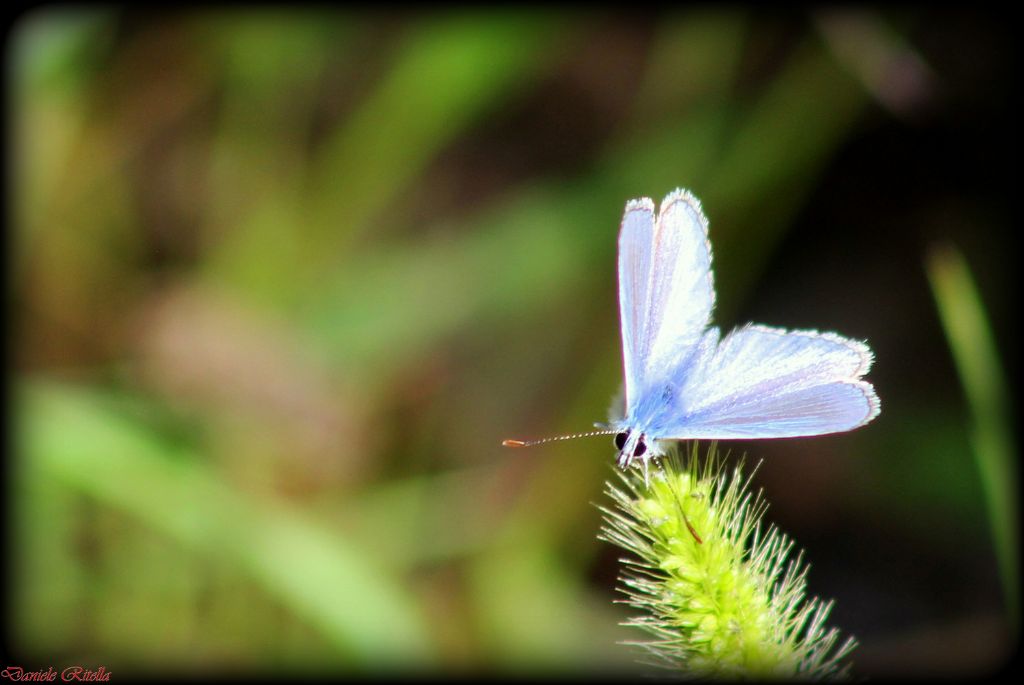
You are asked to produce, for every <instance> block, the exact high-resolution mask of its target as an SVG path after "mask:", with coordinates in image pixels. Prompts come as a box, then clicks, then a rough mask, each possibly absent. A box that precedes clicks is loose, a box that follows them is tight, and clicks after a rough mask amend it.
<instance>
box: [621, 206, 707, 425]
mask: <svg viewBox="0 0 1024 685" xmlns="http://www.w3.org/2000/svg"><path fill="white" fill-rule="evenodd" d="M714 301H715V293H714V283H713V280H712V275H711V246H710V243H709V242H708V235H707V219H705V217H704V214H703V212H702V210H701V207H700V202H699V201H698V200H697V199H696V198H695V197H693V196H692V195H691V194H690V193H689V192H687V191H685V190H677V191H675V192H673V193H671V194H669V195H668V196H667V197H666V198H665V199H664V200H663V201H662V204H661V210H660V212H659V214H658V216H657V217H655V216H654V204H653V202H651V201H650V200H649V199H646V198H644V199H641V200H633V201H630V202H629V203H628V204H627V205H626V212H625V215H624V216H623V220H622V229H621V232H620V234H619V306H620V313H621V317H622V343H623V361H624V365H625V376H626V402H627V414H628V413H629V412H630V409H632V408H633V407H634V406H635V401H636V398H637V396H638V395H639V394H640V393H643V392H645V391H646V390H647V389H648V387H649V386H650V384H651V383H652V382H657V381H659V380H660V379H661V378H662V377H663V372H664V370H666V369H668V368H671V367H675V366H681V365H685V360H686V359H687V358H688V357H689V356H690V355H691V354H692V352H693V351H694V349H695V348H696V346H697V343H698V342H699V341H700V338H701V335H702V334H703V332H704V329H705V328H706V327H707V325H708V322H709V320H710V318H711V310H712V308H713V307H714Z"/></svg>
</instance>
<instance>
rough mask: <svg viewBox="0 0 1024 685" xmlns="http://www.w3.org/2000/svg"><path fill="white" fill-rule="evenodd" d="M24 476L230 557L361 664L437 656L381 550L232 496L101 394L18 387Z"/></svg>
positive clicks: (416, 661) (412, 662)
mask: <svg viewBox="0 0 1024 685" xmlns="http://www.w3.org/2000/svg"><path fill="white" fill-rule="evenodd" d="M17 400H18V403H17V407H18V428H19V433H18V439H19V442H20V444H19V450H18V451H19V454H21V455H23V459H21V460H20V461H19V467H20V469H21V470H20V471H19V473H18V474H17V475H18V477H19V478H24V479H26V480H25V481H23V482H24V483H25V485H26V486H28V485H30V484H38V483H45V484H48V486H49V487H50V488H51V489H52V488H61V489H67V490H69V491H72V492H79V493H82V494H84V495H86V496H88V497H90V498H92V499H95V500H96V501H98V502H100V503H102V504H103V505H106V506H109V507H111V508H113V509H116V510H119V511H121V512H124V513H125V514H127V515H129V516H131V517H134V518H136V519H138V520H140V521H142V522H143V523H144V524H146V525H148V526H150V527H152V528H153V529H154V530H156V531H157V532H158V533H160V534H162V535H165V536H168V537H170V538H172V539H174V540H175V541H177V542H178V543H180V544H182V545H184V546H185V547H187V548H190V549H192V550H194V551H195V552H198V553H200V554H206V555H213V556H217V557H220V558H223V559H227V560H229V561H230V562H233V563H235V564H237V565H238V567H239V568H240V569H242V570H243V571H244V572H246V573H248V574H249V575H250V576H251V577H252V578H254V579H255V581H256V582H257V583H259V584H260V585H262V586H263V588H264V589H265V590H266V591H267V592H268V593H269V594H270V595H271V596H273V597H275V598H276V599H277V600H279V601H280V602H281V603H282V604H283V605H284V606H286V607H287V608H288V609H290V610H291V611H293V612H294V613H295V614H296V615H297V616H299V617H301V618H303V619H305V620H306V621H308V622H309V624H311V625H313V626H314V627H316V628H317V629H318V630H319V631H320V632H321V633H322V634H323V635H324V636H325V637H326V638H327V640H328V641H329V643H330V644H332V645H333V646H334V647H335V648H336V649H338V650H339V651H340V652H342V653H343V655H344V656H345V657H346V660H347V661H348V662H349V663H350V664H352V665H354V666H356V667H360V668H374V669H381V668H383V669H386V670H394V669H402V668H406V667H411V666H419V665H422V664H424V663H426V662H428V661H429V660H430V654H431V650H430V647H429V645H430V639H429V637H428V634H427V631H426V628H425V626H424V625H423V624H422V623H421V622H420V620H419V617H418V616H417V613H416V610H415V607H414V599H413V598H412V597H411V596H410V595H409V594H408V593H407V592H405V591H404V589H403V588H402V587H401V586H400V584H399V581H398V579H396V578H393V577H390V576H389V575H388V573H386V572H383V571H382V569H379V568H375V567H374V565H373V564H371V563H369V561H368V560H369V559H371V558H373V555H372V554H369V553H366V552H364V551H362V550H360V549H356V548H355V547H354V546H350V545H349V544H348V543H347V542H346V541H345V540H343V539H340V538H339V536H338V535H337V534H335V533H334V532H332V531H329V530H327V529H325V528H323V527H321V526H319V525H317V524H315V523H314V522H312V521H310V520H308V519H306V518H305V517H303V516H301V515H299V514H298V513H297V512H296V511H294V510H292V509H290V508H288V507H285V506H283V505H279V504H275V503H272V502H267V501H266V500H263V499H261V500H256V499H255V498H251V497H247V496H245V495H243V494H241V493H239V492H237V491H234V490H232V489H231V488H230V487H228V486H227V485H226V484H225V483H223V482H222V481H221V480H219V479H218V478H217V477H216V475H215V474H214V473H213V472H212V471H211V470H210V469H208V468H207V467H205V466H203V465H202V464H201V463H200V461H199V460H198V459H197V458H195V455H192V454H188V453H182V450H180V449H177V448H171V447H169V446H168V445H167V444H165V443H164V442H163V441H161V440H159V439H158V437H157V436H155V435H154V434H153V433H152V432H150V431H147V430H146V429H145V428H144V427H143V426H141V425H139V424H137V423H135V422H133V421H132V420H131V419H130V418H129V417H127V416H125V415H124V414H123V412H121V411H119V409H118V407H116V406H114V405H112V404H111V403H110V401H109V400H108V399H105V398H104V396H103V395H101V394H99V393H95V392H91V391H85V390H80V389H75V388H71V387H68V386H61V385H51V384H42V383H31V384H26V385H22V386H20V387H19V388H18V389H17Z"/></svg>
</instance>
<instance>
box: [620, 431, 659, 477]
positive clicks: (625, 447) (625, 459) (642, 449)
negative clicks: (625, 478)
mask: <svg viewBox="0 0 1024 685" xmlns="http://www.w3.org/2000/svg"><path fill="white" fill-rule="evenodd" d="M651 446H652V445H651V444H650V441H649V440H648V439H647V436H646V435H644V434H643V433H641V432H640V431H635V430H631V429H629V428H626V429H624V430H622V431H619V432H618V433H616V434H615V448H616V449H617V450H619V456H618V459H617V460H616V462H617V463H618V465H619V466H620V467H622V468H624V469H625V468H629V465H630V464H631V463H632V461H633V460H634V459H645V460H646V459H649V458H650V457H651V454H650V452H651V450H650V448H651Z"/></svg>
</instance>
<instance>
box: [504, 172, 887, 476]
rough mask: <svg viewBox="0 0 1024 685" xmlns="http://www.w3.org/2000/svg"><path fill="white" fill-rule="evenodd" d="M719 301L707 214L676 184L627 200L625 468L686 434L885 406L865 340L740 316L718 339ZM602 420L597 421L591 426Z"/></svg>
mask: <svg viewBox="0 0 1024 685" xmlns="http://www.w3.org/2000/svg"><path fill="white" fill-rule="evenodd" d="M714 304H715V289H714V279H713V276H712V272H711V243H710V242H709V240H708V220H707V218H706V217H705V216H704V212H703V210H702V209H701V205H700V201H699V200H698V199H697V198H696V197H694V196H693V195H692V194H691V193H690V192H689V191H687V190H683V189H678V190H675V191H673V192H672V193H669V194H668V196H666V197H665V199H664V200H662V203H661V211H660V212H659V213H657V214H656V213H655V209H654V202H653V201H652V200H650V199H649V198H646V197H645V198H640V199H638V200H630V201H629V202H627V203H626V211H625V214H624V215H623V217H622V227H621V229H620V231H619V314H620V317H621V325H622V359H623V365H624V370H625V407H626V411H625V416H624V417H622V418H621V419H619V420H617V421H613V422H612V423H611V424H610V425H608V426H606V427H605V428H606V430H601V431H597V432H592V433H581V434H578V435H567V436H561V437H558V438H548V439H546V440H534V441H527V442H524V441H520V440H506V441H505V443H504V444H506V445H509V446H514V447H523V446H527V445H533V444H538V443H542V442H549V441H551V440H565V439H569V438H575V437H582V436H584V435H603V434H613V433H614V434H615V446H616V448H617V449H618V450H619V455H618V460H617V461H618V464H619V465H620V466H621V467H623V468H628V467H629V465H630V464H631V463H632V462H633V460H634V459H640V460H642V463H643V466H644V469H645V471H646V468H647V462H648V460H650V459H651V458H654V457H658V456H661V455H663V454H665V452H666V450H667V448H668V446H669V445H670V443H671V442H673V441H676V440H689V439H710V440H719V439H721V440H727V439H754V438H791V437H798V436H809V435H823V434H826V433H838V432H841V431H847V430H852V429H854V428H858V427H860V426H863V425H864V424H866V423H867V422H869V421H871V420H872V419H873V418H875V417H876V416H878V413H879V411H880V408H881V405H880V403H879V400H878V396H877V395H876V394H875V390H874V388H873V387H872V386H871V384H870V383H868V382H867V381H865V380H862V376H863V375H864V374H865V373H867V371H868V369H869V368H870V367H871V363H872V361H873V355H872V353H871V349H870V348H869V347H868V346H867V345H866V344H865V343H863V342H859V341H856V340H850V339H849V338H844V337H842V336H840V335H837V334H835V333H819V332H817V331H787V330H784V329H781V328H769V327H767V326H759V325H755V324H747V325H746V326H742V327H740V328H737V329H735V330H733V331H732V332H731V333H729V334H728V335H726V336H725V337H724V338H722V337H721V334H720V333H719V330H718V328H717V327H714V326H710V325H709V324H710V321H711V310H712V309H713V308H714ZM599 425H600V424H599Z"/></svg>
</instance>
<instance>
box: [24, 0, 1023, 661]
mask: <svg viewBox="0 0 1024 685" xmlns="http://www.w3.org/2000/svg"><path fill="white" fill-rule="evenodd" d="M1008 25H1009V24H1008V22H1007V20H1006V18H1005V17H1000V16H988V15H985V14H982V13H980V12H971V11H967V10H964V9H960V10H955V9H952V8H947V9H942V10H939V9H935V10H924V9H923V8H917V9H913V8H904V9H901V10H898V11H885V12H881V11H877V10H873V9H845V10H833V11H826V10H818V11H795V10H794V11H790V12H777V13H767V12H762V11H753V10H747V9H743V8H742V7H736V8H731V9H728V10H726V9H721V10H718V9H710V8H702V9H679V10H677V11H672V12H668V11H664V12H659V13H641V12H636V11H634V12H627V11H615V10H612V9H608V10H605V11H593V12H583V11H551V12H543V11H539V10H531V11H512V10H507V11H498V10H491V11H481V12H470V11H455V10H446V11H441V10H435V11H412V10H409V9H406V10H403V11H396V12H366V11H364V12H354V11H353V12H332V11H328V10H326V9H318V10H306V11H285V10H272V9H265V10H258V9H248V10H245V9H238V10H227V9H225V10H216V11H215V10H205V11H200V10H194V11H182V12H173V13H172V12H166V13H162V14H151V13H132V12H124V11H114V10H91V9H86V8H73V7H50V8H46V9H38V10H35V11H32V12H30V13H28V14H24V15H21V16H20V17H19V18H18V19H17V20H16V22H15V23H14V24H13V26H12V28H11V30H10V32H9V33H8V41H7V54H6V59H7V69H8V75H9V76H10V81H9V85H8V133H7V135H8V142H9V143H10V146H9V149H10V153H9V154H10V157H9V167H8V168H9V169H10V171H11V174H10V182H9V185H8V189H9V196H10V199H11V203H10V205H9V215H8V218H9V221H10V225H11V230H10V232H9V236H10V238H9V241H8V243H9V248H10V250H9V257H8V259H9V262H8V263H9V267H10V276H9V281H8V287H9V291H8V292H9V295H8V297H9V299H8V302H9V303H10V307H9V314H8V316H9V322H10V323H11V333H12V335H11V337H10V338H9V340H10V346H9V350H10V356H9V364H10V365H11V384H10V387H9V390H8V392H9V398H10V403H9V407H10V412H11V425H12V428H13V431H12V436H11V442H10V446H11V448H12V449H11V450H10V454H11V456H10V458H9V461H8V468H7V475H8V479H7V491H6V493H5V494H6V495H7V496H8V500H7V501H8V504H7V513H8V526H7V528H8V531H7V532H8V536H9V541H8V544H7V547H6V554H5V559H6V562H7V566H8V574H7V575H8V579H7V604H8V610H7V612H6V617H5V621H6V626H5V627H6V631H5V632H6V638H5V642H6V643H7V646H6V648H5V649H7V650H9V652H10V654H9V655H7V657H6V658H7V660H8V662H9V663H21V664H24V665H25V666H26V667H28V666H31V665H36V666H39V667H43V668H45V667H46V666H48V665H53V666H54V667H55V668H57V669H60V668H63V667H64V666H66V665H70V664H81V665H85V666H89V667H98V666H104V667H105V668H106V669H107V670H108V671H111V672H112V673H113V674H114V675H115V677H118V676H123V675H126V674H130V673H163V672H177V673H193V674H199V673H235V672H255V673H262V672H288V673H314V674H316V673H332V672H346V671H361V672H368V673H376V672H380V671H385V670H394V669H401V670H411V671H413V672H477V671H487V672H512V673H572V674H575V673H588V672H589V673H594V672H600V673H605V674H606V673H609V672H617V671H629V670H631V669H634V668H636V666H634V665H633V659H634V656H635V654H634V653H633V652H632V651H631V650H630V649H629V648H628V647H626V646H623V645H619V644H618V641H621V640H628V639H635V638H638V637H640V636H639V635H638V634H633V633H631V632H630V631H627V630H626V629H625V628H622V627H619V626H618V623H619V621H621V620H623V619H624V618H625V617H626V616H627V611H626V609H625V608H624V607H623V606H621V605H620V604H615V603H613V600H614V599H616V597H617V596H618V595H617V594H616V592H615V590H614V586H615V577H616V573H617V558H618V556H619V552H618V551H617V550H615V549H613V548H610V547H609V546H608V545H605V544H602V543H599V542H597V541H596V540H595V535H596V533H597V531H598V528H599V525H600V515H599V512H598V511H597V509H596V507H595V506H594V504H595V503H602V502H603V501H604V496H603V495H602V484H603V481H604V480H605V479H606V478H607V477H609V476H610V475H611V472H612V459H613V448H612V446H611V444H610V440H606V439H604V438H600V439H598V438H593V439H589V440H578V441H571V442H565V443H556V444H551V445H546V446H543V447H538V448H534V449H533V450H530V451H520V450H504V449H502V448H501V447H500V442H501V440H502V439H503V438H509V437H516V438H529V437H542V436H549V435H555V434H560V433H567V432H577V431H580V430H587V429H589V427H590V426H591V424H592V422H593V421H595V420H603V419H605V418H606V412H607V407H608V404H609V401H610V399H611V397H612V396H613V395H614V394H615V392H616V391H617V389H618V386H619V383H620V379H621V369H620V352H619V332H618V313H617V312H618V310H617V300H616V297H617V295H616V284H615V241H616V234H617V230H618V221H619V218H620V216H621V212H622V208H623V206H624V204H625V202H626V200H628V199H630V198H633V197H639V196H651V197H653V198H654V199H655V200H656V201H657V200H660V198H661V197H662V196H664V195H665V194H666V193H667V192H668V191H670V190H672V189H673V188H675V187H677V186H684V187H688V188H690V189H691V190H693V192H694V193H695V194H696V195H697V196H698V197H700V198H701V199H702V200H703V202H704V207H705V210H706V212H707V214H708V216H709V218H710V221H711V239H712V242H713V244H714V250H715V265H716V272H715V273H716V282H717V288H718V295H719V297H718V306H717V309H716V314H715V320H716V322H717V323H718V324H720V325H722V326H723V327H725V328H731V327H732V326H733V325H736V324H741V323H745V322H747V321H757V322H761V323H766V324H770V325H778V326H788V327H800V328H819V329H823V330H836V331H838V332H840V333H842V334H845V335H848V336H851V337H856V338H863V339H867V340H868V341H869V342H870V344H871V346H872V348H873V349H874V350H875V353H876V356H877V363H876V366H875V368H874V369H873V370H872V372H871V374H870V378H871V380H873V382H874V383H875V385H876V387H877V390H878V394H879V396H880V397H881V399H882V407H883V409H882V414H881V416H880V418H879V419H877V420H876V421H875V422H874V423H872V424H871V425H870V426H868V427H866V428H863V429H861V430H858V431H855V432H853V433H849V434H842V435H832V436H825V437H821V438H814V439H801V440H785V441H770V442H745V443H729V444H725V443H723V444H722V448H723V449H726V450H729V451H731V453H732V454H733V455H735V456H740V455H742V454H746V455H747V462H748V464H752V463H756V462H757V461H758V460H760V459H761V458H764V462H763V464H762V466H761V468H760V470H759V471H758V473H757V476H756V478H755V481H754V482H755V485H756V486H757V487H763V488H764V489H765V494H766V497H767V499H768V501H769V502H770V503H771V509H770V510H769V513H768V518H769V520H771V521H773V522H774V523H776V524H778V525H779V526H780V527H781V528H782V529H783V530H784V531H786V532H787V533H789V534H791V535H792V536H793V537H794V538H795V539H796V542H797V545H798V547H803V548H805V549H806V558H807V559H808V560H809V561H810V562H811V565H812V568H811V573H810V577H809V582H810V590H811V592H813V593H814V594H818V595H821V596H823V597H826V598H833V599H835V600H836V606H835V609H834V611H833V615H832V616H833V617H832V620H831V623H832V624H833V625H836V626H838V627H839V628H840V629H841V630H842V631H843V632H844V633H846V634H851V633H852V634H854V635H855V636H856V637H857V638H858V639H859V641H860V643H861V646H860V647H859V648H858V650H857V651H856V652H855V653H854V673H855V675H858V676H861V677H880V676H886V675H929V674H942V675H947V676H949V675H958V674H977V673H984V672H986V671H987V670H990V669H992V668H997V667H998V666H999V665H1000V664H1002V663H1004V661H1005V659H1006V658H1007V655H1008V653H1009V650H1010V649H1011V645H1013V644H1014V641H1015V639H1016V637H1015V635H1016V633H1015V632H1014V631H1015V629H1016V620H1017V619H1016V616H1017V613H1016V602H1017V595H1016V589H1015V587H1016V583H1017V572H1016V564H1017V562H1016V555H1017V545H1016V529H1015V525H1016V524H1015V517H1016V510H1015V508H1016V502H1015V496H1016V494H1015V485H1014V484H1015V482H1016V481H1015V475H1014V469H1015V468H1016V467H1015V460H1016V447H1015V445H1014V442H1013V436H1012V435H1011V431H1010V424H1009V420H1008V418H1007V417H1008V416H1009V415H1010V406H1009V402H1010V401H1009V398H1008V395H1007V390H1006V387H1005V386H1006V384H1005V382H1004V378H1005V376H1013V374H1014V372H1016V371H1019V368H1018V367H1019V365H1018V364H1016V360H1015V359H1011V358H1009V357H1008V353H1009V352H1011V351H1012V350H1013V349H1016V344H1015V343H1016V331H1015V329H1013V328H1012V321H1013V318H1014V317H1015V304H1016V298H1015V294H1014V292H1015V289H1014V287H1013V286H1014V282H1013V276H1014V275H1015V274H1014V273H1011V269H1012V268H1014V266H1015V265H1012V263H1011V260H1012V258H1013V251H1012V250H1010V249H1009V234H1010V230H1011V212H1010V191H1011V188H1010V183H1011V179H1012V178H1013V174H1012V173H1010V169H1011V166H1010V164H1011V162H1015V161H1016V160H1015V159H1014V157H1015V155H1016V140H1017V137H1018V134H1017V133H1016V130H1015V126H1016V122H1012V123H1011V121H1010V115H1009V103H1010V96H1011V93H1012V91H1013V88H1014V79H1015V74H1014V71H1013V63H1014V62H1013V59H1012V58H1013V55H1014V52H1013V50H1012V41H1013V39H1014V37H1013V36H1012V35H1011V32H1010V30H1009V28H1008ZM1011 132H1012V134H1011ZM1007 486H1009V487H1010V488H1012V489H1010V490H1008V489H1007Z"/></svg>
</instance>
